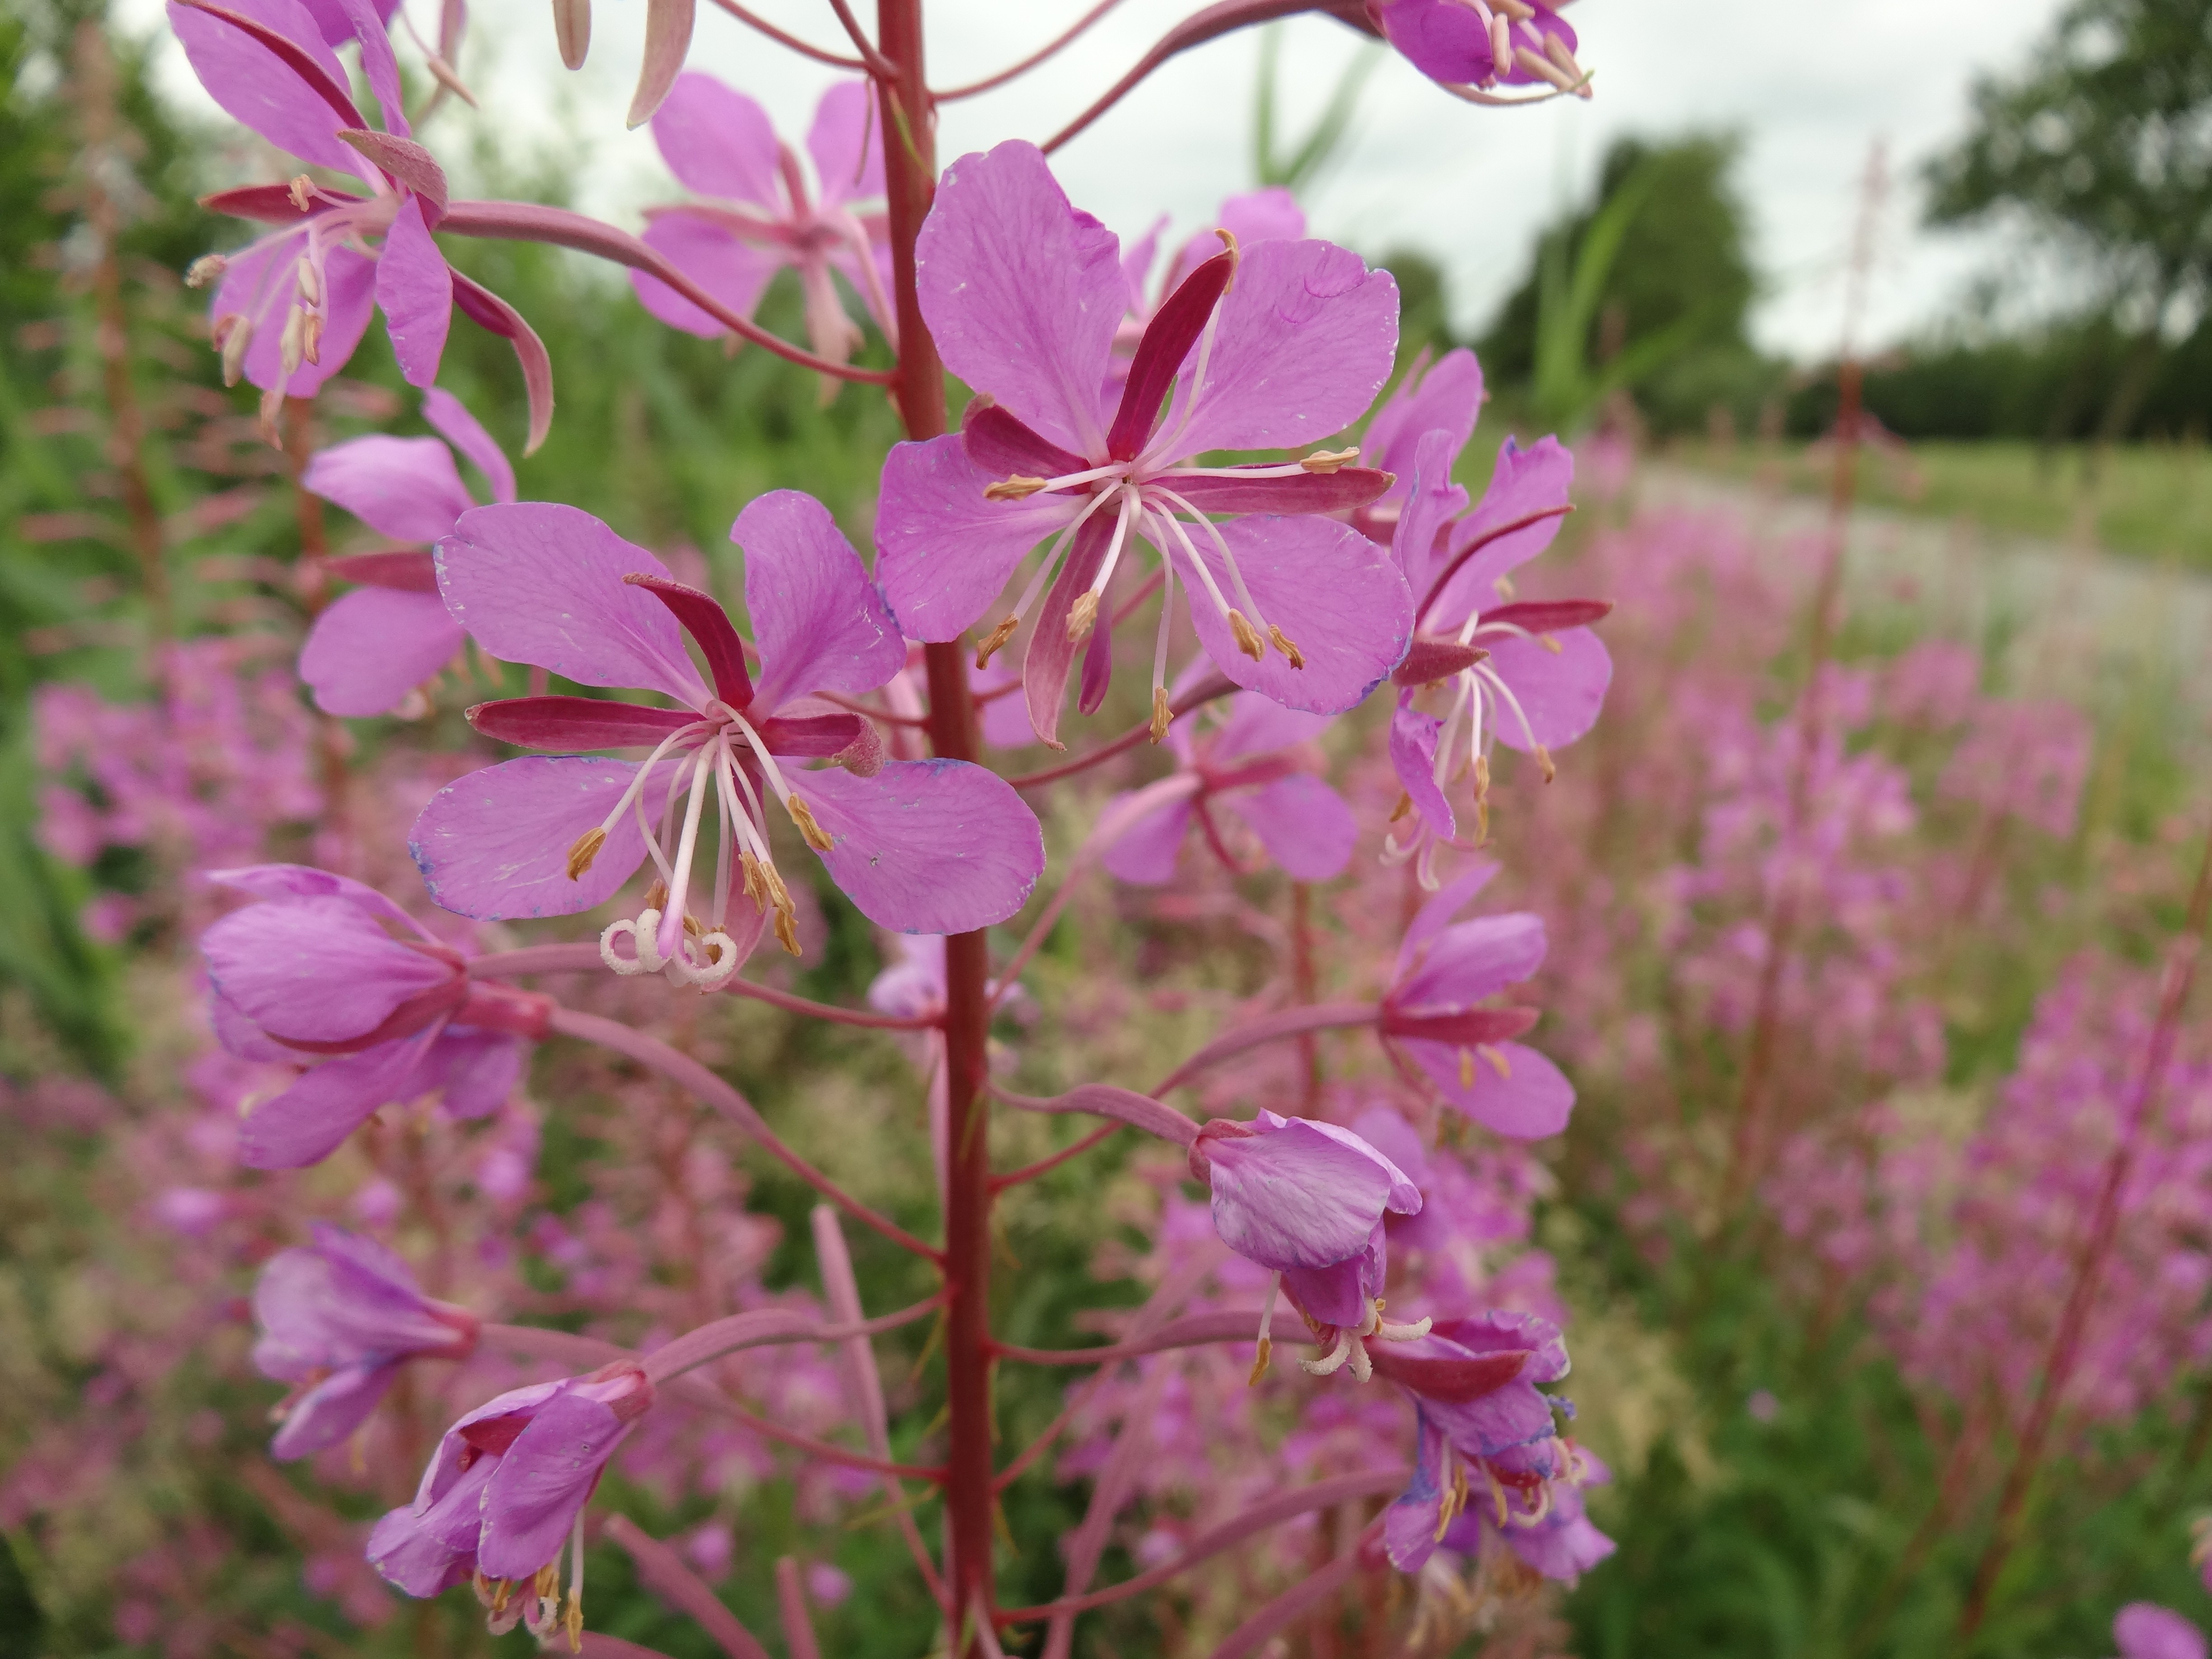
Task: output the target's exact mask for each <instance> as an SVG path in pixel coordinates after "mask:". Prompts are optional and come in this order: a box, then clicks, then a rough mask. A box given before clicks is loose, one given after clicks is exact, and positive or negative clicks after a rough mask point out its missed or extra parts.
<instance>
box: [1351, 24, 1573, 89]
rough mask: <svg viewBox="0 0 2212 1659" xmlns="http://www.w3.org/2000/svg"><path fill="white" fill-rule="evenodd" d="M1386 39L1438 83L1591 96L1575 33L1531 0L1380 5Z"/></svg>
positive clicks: (1567, 25) (1411, 62) (1418, 68)
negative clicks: (1545, 89) (1536, 88)
mask: <svg viewBox="0 0 2212 1659" xmlns="http://www.w3.org/2000/svg"><path fill="white" fill-rule="evenodd" d="M1371 14H1372V15H1373V16H1374V18H1375V20H1376V22H1378V23H1380V24H1381V25H1382V27H1383V38H1384V39H1386V40H1389V42H1390V44H1391V45H1392V46H1395V47H1396V48H1397V49H1398V50H1399V51H1400V52H1402V53H1403V54H1404V55H1405V57H1406V59H1407V62H1409V63H1410V64H1413V67H1414V68H1415V69H1417V70H1420V72H1421V73H1422V74H1424V75H1425V76H1428V77H1429V78H1430V79H1431V80H1432V81H1437V82H1442V83H1443V84H1444V85H1446V86H1452V87H1474V88H1480V89H1482V90H1484V91H1488V90H1489V89H1490V88H1493V87H1495V86H1497V85H1498V84H1499V83H1500V82H1504V84H1506V85H1508V86H1522V87H1525V86H1539V85H1542V86H1550V87H1554V88H1558V89H1559V91H1561V92H1571V93H1575V94H1579V95H1580V96H1582V97H1584V98H1587V97H1589V75H1588V74H1586V73H1585V72H1584V71H1583V67H1582V65H1581V64H1577V63H1576V62H1575V48H1576V46H1577V45H1578V44H1579V42H1577V40H1576V39H1575V32H1574V29H1573V28H1572V27H1571V26H1570V25H1569V24H1568V22H1567V21H1566V20H1565V18H1563V17H1561V16H1560V15H1559V13H1558V12H1557V11H1555V10H1553V9H1552V8H1551V7H1550V6H1548V5H1544V4H1541V3H1531V0H1373V4H1372V6H1371Z"/></svg>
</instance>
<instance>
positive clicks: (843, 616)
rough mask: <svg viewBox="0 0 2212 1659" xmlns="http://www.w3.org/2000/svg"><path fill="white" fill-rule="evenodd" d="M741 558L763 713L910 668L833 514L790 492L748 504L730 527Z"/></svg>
mask: <svg viewBox="0 0 2212 1659" xmlns="http://www.w3.org/2000/svg"><path fill="white" fill-rule="evenodd" d="M730 539H731V540H732V541H733V542H735V543H737V544H738V546H739V547H740V548H742V549H743V550H744V556H745V611H746V613H747V614H748V615H749V616H750V617H751V618H752V625H753V642H754V643H755V644H756V645H757V646H759V647H760V654H761V677H760V683H759V685H758V688H757V690H755V692H754V694H753V701H754V703H755V705H756V706H757V708H759V710H760V712H761V713H762V714H772V713H773V712H775V710H776V709H778V708H782V707H783V706H784V705H785V704H787V703H788V702H791V701H792V699H793V698H794V697H798V696H805V695H807V694H809V693H811V692H817V691H842V692H844V693H845V694H846V695H848V696H859V695H860V693H861V692H863V691H872V690H875V689H876V688H877V687H878V686H879V685H881V684H884V681H886V680H888V679H890V678H891V677H892V676H893V675H894V674H896V673H897V672H898V671H899V670H901V669H902V668H903V667H905V666H906V641H904V640H902V639H901V638H900V637H899V630H898V624H897V623H895V622H893V621H892V620H891V613H890V611H889V610H888V609H887V608H885V606H884V600H883V595H881V594H880V593H878V592H877V591H876V586H875V584H874V583H873V582H872V581H870V580H868V573H867V571H866V569H865V568H863V567H862V566H861V563H860V555H859V554H857V553H855V552H854V550H853V544H852V543H850V542H848V541H847V540H846V539H845V535H844V532H842V531H841V530H839V529H838V528H837V521H836V520H835V519H833V518H831V517H830V516H829V508H828V507H824V506H823V505H822V503H821V502H819V501H816V500H815V499H814V497H812V496H811V495H806V494H805V493H803V492H802V491H799V490H796V489H778V490H775V491H772V492H771V493H769V494H768V495H763V496H760V497H758V498H757V499H756V500H754V501H750V502H749V503H747V505H746V507H745V510H744V512H742V513H738V521H737V522H736V523H735V524H733V525H732V526H730Z"/></svg>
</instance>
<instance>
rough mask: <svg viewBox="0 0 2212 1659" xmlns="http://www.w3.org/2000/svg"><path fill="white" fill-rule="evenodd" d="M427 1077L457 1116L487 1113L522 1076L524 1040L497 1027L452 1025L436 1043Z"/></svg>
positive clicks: (502, 1102)
mask: <svg viewBox="0 0 2212 1659" xmlns="http://www.w3.org/2000/svg"><path fill="white" fill-rule="evenodd" d="M422 1071H423V1080H424V1083H425V1085H427V1086H428V1087H430V1088H435V1089H436V1090H438V1091H440V1097H441V1099H442V1101H443V1102H444V1104H445V1108H446V1109H447V1111H448V1112H450V1113H451V1114H452V1115H453V1116H455V1117H462V1118H468V1117H486V1116H489V1115H490V1114H492V1113H493V1112H495V1111H497V1110H498V1109H500V1108H501V1107H502V1106H504V1105H506V1104H507V1097H508V1096H509V1095H511V1094H513V1092H514V1085H516V1084H517V1083H519V1082H520V1081H521V1079H522V1044H521V1043H520V1042H517V1041H516V1040H515V1039H514V1038H513V1037H511V1036H503V1035H501V1033H499V1032H496V1031H477V1030H464V1029H462V1028H460V1027H458V1026H453V1025H448V1026H447V1028H446V1030H445V1031H444V1033H443V1035H441V1036H440V1037H439V1039H438V1041H437V1042H435V1044H434V1045H432V1047H431V1049H430V1054H429V1057H428V1060H426V1061H425V1062H424V1064H423V1067H422Z"/></svg>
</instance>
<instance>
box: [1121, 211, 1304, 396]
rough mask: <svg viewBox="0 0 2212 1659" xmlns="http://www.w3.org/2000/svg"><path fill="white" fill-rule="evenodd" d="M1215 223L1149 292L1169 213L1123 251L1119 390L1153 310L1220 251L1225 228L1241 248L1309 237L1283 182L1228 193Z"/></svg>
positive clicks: (1179, 252)
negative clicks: (1124, 309) (1125, 292)
mask: <svg viewBox="0 0 2212 1659" xmlns="http://www.w3.org/2000/svg"><path fill="white" fill-rule="evenodd" d="M1213 222H1214V224H1215V225H1216V226H1218V230H1216V231H1214V232H1212V233H1210V234H1200V235H1197V236H1194V237H1192V238H1190V239H1189V240H1188V241H1186V242H1185V243H1184V244H1183V245H1182V246H1181V247H1180V248H1178V249H1176V254H1175V258H1172V259H1171V260H1170V261H1169V262H1168V265H1167V269H1166V270H1164V271H1163V272H1162V273H1161V278H1160V284H1159V288H1158V291H1157V292H1156V293H1152V294H1147V293H1146V287H1147V285H1148V284H1149V283H1151V281H1152V266H1153V265H1154V264H1156V263H1157V262H1158V259H1159V254H1160V233H1161V232H1162V231H1164V230H1165V229H1166V228H1167V225H1168V216H1167V215H1166V214H1164V213H1163V214H1162V215H1161V216H1159V217H1158V219H1157V220H1155V221H1153V222H1152V228H1151V229H1150V230H1148V231H1146V233H1145V234H1144V236H1143V237H1142V238H1141V239H1140V240H1139V241H1138V242H1137V244H1136V246H1133V247H1132V248H1131V249H1130V250H1129V251H1128V252H1127V253H1124V254H1123V255H1122V256H1121V276H1122V280H1123V281H1124V282H1126V283H1127V284H1128V288H1129V310H1128V314H1127V316H1125V317H1123V318H1122V319H1121V327H1120V328H1118V329H1116V330H1115V331H1114V364H1113V367H1112V368H1111V369H1110V370H1109V379H1110V380H1112V382H1113V384H1114V386H1115V388H1116V389H1117V390H1118V389H1119V388H1120V386H1121V385H1122V384H1123V383H1124V382H1126V381H1127V379H1128V378H1129V359H1130V358H1131V357H1132V356H1135V354H1136V350H1137V346H1138V344H1139V342H1141V341H1142V340H1143V339H1144V337H1145V329H1146V325H1148V324H1150V323H1151V321H1152V315H1153V313H1155V312H1157V311H1158V309H1159V308H1160V307H1161V306H1162V305H1164V304H1165V303H1166V301H1167V297H1168V295H1170V294H1173V293H1174V292H1175V291H1176V289H1179V288H1181V287H1182V284H1183V281H1184V279H1185V278H1186V277H1188V276H1189V275H1190V274H1191V273H1192V272H1193V271H1194V270H1197V269H1198V268H1199V267H1200V265H1202V264H1205V263H1206V261H1207V260H1208V259H1211V258H1212V257H1213V256H1214V255H1215V254H1217V253H1218V252H1221V237H1220V232H1222V231H1226V232H1227V233H1228V234H1229V235H1230V236H1231V237H1232V238H1234V239H1235V241H1236V244H1237V246H1238V247H1239V248H1249V247H1251V246H1255V244H1257V243H1260V242H1297V241H1303V240H1305V234H1306V216H1305V210H1304V209H1303V208H1301V207H1300V206H1299V205H1298V199H1297V197H1295V196H1293V195H1291V192H1290V191H1287V190H1285V189H1283V188H1282V187H1281V186H1280V185H1276V186H1273V188H1270V189H1267V190H1254V191H1245V192H1244V193H1243V195H1240V196H1227V197H1223V198H1222V202H1221V211H1220V212H1219V213H1218V214H1217V215H1216V216H1215V217H1214V221H1213Z"/></svg>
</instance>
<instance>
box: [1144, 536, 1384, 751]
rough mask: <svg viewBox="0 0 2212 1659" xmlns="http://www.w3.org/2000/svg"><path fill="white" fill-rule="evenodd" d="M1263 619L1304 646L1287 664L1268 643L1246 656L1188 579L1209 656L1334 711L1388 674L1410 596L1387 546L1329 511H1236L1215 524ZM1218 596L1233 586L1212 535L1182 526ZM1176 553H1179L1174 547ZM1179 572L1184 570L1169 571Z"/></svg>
mask: <svg viewBox="0 0 2212 1659" xmlns="http://www.w3.org/2000/svg"><path fill="white" fill-rule="evenodd" d="M1186 529H1187V530H1188V532H1189V534H1190V537H1191V541H1192V544H1193V545H1194V546H1195V547H1196V548H1197V550H1198V554H1199V556H1200V558H1201V559H1203V560H1204V561H1205V562H1206V568H1207V569H1209V570H1210V571H1212V574H1213V579H1214V581H1215V583H1216V585H1217V586H1219V588H1220V589H1221V592H1222V597H1223V598H1224V599H1227V600H1228V601H1229V603H1230V604H1231V605H1235V604H1236V603H1237V590H1236V587H1235V586H1234V585H1233V584H1232V583H1231V580H1230V576H1229V569H1228V566H1227V565H1226V564H1225V562H1223V561H1222V558H1221V553H1220V550H1219V549H1218V548H1217V547H1216V546H1215V545H1214V541H1213V538H1212V536H1210V535H1208V534H1207V533H1206V531H1205V529H1204V527H1203V526H1186ZM1218 529H1219V530H1220V532H1221V535H1222V538H1223V539H1224V540H1225V541H1226V542H1227V543H1228V544H1229V546H1230V549H1231V551H1232V552H1234V553H1235V554H1236V556H1237V566H1238V568H1240V569H1241V570H1242V571H1243V573H1244V580H1245V581H1246V582H1247V583H1248V584H1249V586H1250V587H1251V590H1252V597H1253V598H1254V599H1255V600H1256V601H1257V602H1258V603H1259V605H1260V608H1261V612H1262V613H1263V615H1264V617H1265V619H1266V621H1267V623H1272V624H1273V626H1275V627H1277V628H1279V629H1282V630H1283V632H1284V633H1285V635H1288V636H1289V638H1290V639H1291V641H1292V642H1293V643H1294V644H1296V645H1297V647H1298V649H1299V650H1300V651H1301V652H1302V653H1304V656H1305V666H1304V668H1296V669H1294V668H1292V667H1291V665H1290V663H1289V661H1288V660H1287V659H1285V658H1284V657H1283V656H1282V654H1281V653H1279V652H1277V651H1274V650H1272V649H1271V650H1269V651H1268V652H1267V654H1266V655H1265V656H1264V657H1263V658H1262V659H1261V660H1260V661H1258V662H1254V661H1253V660H1252V659H1250V658H1249V657H1247V656H1246V655H1245V654H1244V653H1243V652H1241V651H1239V650H1238V649H1237V641H1236V639H1235V637H1234V636H1233V635H1231V633H1230V631H1229V624H1228V623H1227V622H1226V621H1225V620H1224V619H1223V617H1222V615H1221V613H1220V612H1219V611H1217V610H1215V609H1214V606H1213V604H1212V600H1211V599H1209V598H1208V597H1207V596H1206V592H1205V590H1204V589H1203V588H1202V587H1200V586H1196V585H1195V584H1192V585H1191V586H1190V587H1189V590H1188V591H1189V599H1190V617H1191V623H1192V624H1193V626H1194V627H1195V628H1196V629H1197V630H1198V637H1199V641H1200V643H1201V644H1203V645H1204V646H1205V647H1206V654H1207V655H1208V656H1210V657H1212V659H1213V661H1214V665H1215V666H1216V667H1218V668H1219V669H1220V670H1221V671H1222V672H1223V673H1224V674H1225V675H1227V676H1228V677H1229V678H1230V679H1231V680H1232V681H1234V682H1235V683H1236V684H1238V685H1241V686H1244V687H1246V688H1248V689H1249V690H1254V691H1258V692H1261V693H1262V694H1263V695H1265V696H1269V697H1272V698H1273V699H1274V700H1275V701H1276V702H1279V703H1281V704H1282V705H1283V706H1284V707H1285V708H1299V709H1304V710H1306V711H1307V712H1309V713H1311V714H1341V713H1342V712H1343V711H1344V710H1346V709H1347V708H1352V706H1353V705H1354V704H1356V703H1358V702H1359V700H1360V699H1361V698H1363V697H1364V696H1366V695H1367V694H1368V693H1369V692H1370V691H1371V690H1374V689H1375V688H1376V686H1377V685H1379V684H1382V683H1383V680H1384V679H1385V678H1388V677H1389V672H1390V671H1391V670H1392V669H1393V668H1395V667H1396V666H1397V665H1398V664H1399V663H1400V661H1401V660H1402V659H1404V657H1405V654H1406V649H1407V647H1408V646H1409V645H1411V644H1412V643H1413V599H1412V596H1411V595H1410V594H1408V593H1407V591H1406V582H1405V579H1404V578H1403V577H1402V576H1401V575H1400V574H1398V568H1397V566H1396V565H1395V564H1394V563H1393V562H1391V559H1390V556H1389V553H1388V552H1387V551H1386V550H1383V549H1382V548H1380V547H1377V546H1376V544H1374V543H1372V542H1370V541H1369V540H1368V539H1367V538H1366V537H1364V536H1363V535H1361V534H1359V532H1357V531H1355V530H1352V529H1351V528H1349V527H1348V526H1345V525H1341V524H1339V523H1337V522H1336V521H1334V520H1330V519H1316V518H1296V519H1237V520H1231V522H1229V523H1227V524H1225V525H1221V526H1218ZM1177 562H1178V563H1179V564H1180V563H1182V556H1181V554H1180V550H1178V558H1177ZM1178 574H1182V576H1184V577H1185V579H1186V580H1188V574H1189V573H1188V571H1187V570H1183V571H1179V572H1178Z"/></svg>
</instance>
